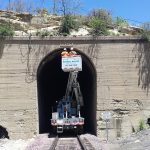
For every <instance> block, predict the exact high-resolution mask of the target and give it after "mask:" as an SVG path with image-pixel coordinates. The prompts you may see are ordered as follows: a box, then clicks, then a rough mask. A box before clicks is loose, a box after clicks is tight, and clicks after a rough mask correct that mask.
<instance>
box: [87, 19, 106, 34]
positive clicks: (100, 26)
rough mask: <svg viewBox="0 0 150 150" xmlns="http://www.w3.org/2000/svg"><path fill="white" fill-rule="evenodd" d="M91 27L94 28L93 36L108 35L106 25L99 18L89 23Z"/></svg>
mask: <svg viewBox="0 0 150 150" xmlns="http://www.w3.org/2000/svg"><path fill="white" fill-rule="evenodd" d="M89 26H90V27H91V28H92V30H91V34H92V35H97V36H98V35H108V31H107V27H106V23H105V22H103V21H102V20H101V19H100V18H98V17H93V18H92V19H91V20H90V22H89Z"/></svg>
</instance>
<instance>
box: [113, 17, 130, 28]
mask: <svg viewBox="0 0 150 150" xmlns="http://www.w3.org/2000/svg"><path fill="white" fill-rule="evenodd" d="M115 24H116V25H117V26H121V27H124V26H128V22H127V21H126V20H125V19H123V18H122V17H117V18H116V20H115Z"/></svg>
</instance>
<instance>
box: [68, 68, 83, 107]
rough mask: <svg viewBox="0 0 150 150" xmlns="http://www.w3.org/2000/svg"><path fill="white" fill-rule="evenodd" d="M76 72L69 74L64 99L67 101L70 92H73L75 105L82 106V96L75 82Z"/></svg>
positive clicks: (77, 83)
mask: <svg viewBox="0 0 150 150" xmlns="http://www.w3.org/2000/svg"><path fill="white" fill-rule="evenodd" d="M77 77H78V72H75V71H74V72H69V78H68V83H67V88H66V94H65V99H67V98H68V97H69V96H70V94H71V93H72V92H74V94H75V97H76V100H77V103H78V104H79V105H80V106H83V96H82V93H81V90H80V85H79V82H78V81H77Z"/></svg>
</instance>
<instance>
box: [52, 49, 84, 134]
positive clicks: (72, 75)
mask: <svg viewBox="0 0 150 150" xmlns="http://www.w3.org/2000/svg"><path fill="white" fill-rule="evenodd" d="M69 50H70V52H67V49H65V48H64V51H63V52H62V53H61V54H62V69H63V71H65V72H69V77H68V83H67V87H66V93H65V96H64V97H63V98H62V99H61V100H60V101H59V102H58V104H57V112H52V119H51V125H52V127H53V129H54V130H55V132H57V134H61V133H63V132H64V131H70V130H72V131H76V132H77V133H78V134H81V133H82V132H83V125H84V118H83V117H81V114H80V108H81V107H82V106H83V96H82V93H81V90H80V84H79V82H78V81H77V77H78V73H79V71H82V59H81V56H80V55H77V53H76V52H75V51H73V48H71V49H69Z"/></svg>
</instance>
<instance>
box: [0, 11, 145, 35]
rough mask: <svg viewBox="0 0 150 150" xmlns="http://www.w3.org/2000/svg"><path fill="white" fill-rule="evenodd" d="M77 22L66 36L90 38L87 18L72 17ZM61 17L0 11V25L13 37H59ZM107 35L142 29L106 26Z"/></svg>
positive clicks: (133, 33)
mask: <svg viewBox="0 0 150 150" xmlns="http://www.w3.org/2000/svg"><path fill="white" fill-rule="evenodd" d="M74 18H75V20H76V21H78V28H77V29H71V31H70V33H69V34H68V36H90V35H91V30H92V29H91V28H90V26H88V24H87V22H88V21H89V20H88V19H89V18H88V17H87V16H74ZM62 20H63V16H58V15H53V14H47V13H42V14H37V15H33V14H29V13H16V12H13V11H5V10H0V25H5V24H9V26H11V27H12V28H13V30H14V36H29V35H31V36H60V33H59V31H60V27H61V24H62ZM106 28H107V35H110V36H129V35H133V36H134V35H139V34H140V33H141V32H142V28H139V27H136V26H131V25H129V24H128V25H124V24H120V25H116V24H111V25H107V27H106Z"/></svg>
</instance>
